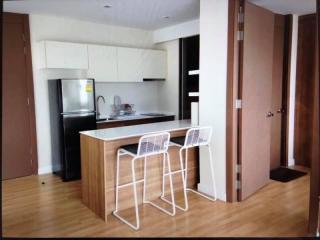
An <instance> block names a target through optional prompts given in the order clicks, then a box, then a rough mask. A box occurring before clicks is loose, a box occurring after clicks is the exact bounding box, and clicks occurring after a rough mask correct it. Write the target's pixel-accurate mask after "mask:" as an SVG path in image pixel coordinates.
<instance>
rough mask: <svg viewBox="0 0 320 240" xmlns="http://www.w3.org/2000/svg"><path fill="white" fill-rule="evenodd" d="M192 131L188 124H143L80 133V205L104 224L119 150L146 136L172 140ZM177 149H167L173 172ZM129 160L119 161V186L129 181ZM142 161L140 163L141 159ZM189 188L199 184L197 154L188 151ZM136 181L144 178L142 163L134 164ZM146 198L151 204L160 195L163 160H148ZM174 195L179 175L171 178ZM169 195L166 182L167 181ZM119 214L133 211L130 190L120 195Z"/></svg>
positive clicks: (111, 203)
mask: <svg viewBox="0 0 320 240" xmlns="http://www.w3.org/2000/svg"><path fill="white" fill-rule="evenodd" d="M191 127H192V125H191V122H190V121H188V120H182V121H169V122H160V123H150V124H142V125H136V126H127V127H118V128H109V129H100V130H93V131H85V132H81V133H80V138H81V187H82V201H83V203H84V204H85V205H86V206H87V207H88V208H89V209H91V210H92V211H93V212H95V213H96V214H97V215H98V216H99V217H101V218H102V219H104V220H105V221H107V216H108V215H109V214H110V213H112V211H113V210H114V208H115V177H116V174H115V173H116V159H117V150H118V148H119V147H121V146H124V145H128V144H134V143H138V142H139V138H140V137H141V136H143V135H146V134H153V133H157V132H162V131H167V132H170V134H171V137H179V136H185V134H186V131H187V130H188V129H190V128H191ZM178 150H179V148H178V147H170V148H169V154H170V158H171V165H172V171H175V170H178V168H179V167H180V164H179V152H178ZM131 159H132V157H130V156H123V157H121V161H120V184H124V183H128V182H131V181H132V176H131ZM141 160H142V159H141ZM188 168H189V170H188V187H195V185H196V184H197V182H198V152H197V149H193V150H189V151H188ZM136 177H137V179H141V178H142V177H143V161H137V164H136ZM147 177H148V184H147V189H148V190H147V192H148V194H147V198H148V199H150V200H154V199H157V198H159V196H160V194H161V184H162V156H153V157H149V158H148V176H147ZM173 182H174V190H175V192H177V191H181V190H182V179H181V175H180V174H176V175H175V176H174V177H173ZM166 185H167V187H166V189H167V191H169V181H168V180H167V181H166ZM142 186H143V185H142V183H138V184H137V192H138V201H139V203H141V202H142ZM119 200H120V204H119V207H120V210H124V209H128V208H131V207H133V191H132V187H128V188H124V189H121V190H120V192H119Z"/></svg>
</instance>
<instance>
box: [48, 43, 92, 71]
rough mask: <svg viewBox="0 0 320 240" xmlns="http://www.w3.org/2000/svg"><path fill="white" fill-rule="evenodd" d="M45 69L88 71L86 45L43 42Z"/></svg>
mask: <svg viewBox="0 0 320 240" xmlns="http://www.w3.org/2000/svg"><path fill="white" fill-rule="evenodd" d="M45 52H46V68H65V69H88V50H87V45H86V44H78V43H66V42H54V41H46V42H45Z"/></svg>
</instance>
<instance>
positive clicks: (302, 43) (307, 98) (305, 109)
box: [294, 14, 316, 167]
mask: <svg viewBox="0 0 320 240" xmlns="http://www.w3.org/2000/svg"><path fill="white" fill-rule="evenodd" d="M298 29H299V30H298V31H299V33H298V56H297V79H296V102H295V122H294V159H295V164H296V165H302V166H306V167H310V165H311V159H312V134H313V130H312V128H311V127H310V126H312V122H313V106H314V87H315V72H316V68H315V66H316V64H315V59H316V15H315V14H312V15H306V16H300V17H299V28H298Z"/></svg>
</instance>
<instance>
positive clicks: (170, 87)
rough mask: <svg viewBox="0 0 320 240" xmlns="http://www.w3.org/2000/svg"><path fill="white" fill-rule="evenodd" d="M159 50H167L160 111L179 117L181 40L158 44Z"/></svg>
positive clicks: (160, 95)
mask: <svg viewBox="0 0 320 240" xmlns="http://www.w3.org/2000/svg"><path fill="white" fill-rule="evenodd" d="M156 47H157V49H160V50H166V51H167V56H168V61H167V65H168V66H167V79H166V81H165V82H163V83H161V85H160V88H159V110H160V111H169V112H172V113H175V115H176V119H178V116H179V40H178V39H177V40H173V41H168V42H164V43H161V44H158V45H157V46H156Z"/></svg>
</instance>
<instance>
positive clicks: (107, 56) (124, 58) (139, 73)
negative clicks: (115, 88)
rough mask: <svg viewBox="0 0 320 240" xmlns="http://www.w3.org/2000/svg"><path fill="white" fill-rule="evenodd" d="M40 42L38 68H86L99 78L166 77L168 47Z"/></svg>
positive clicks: (124, 79)
mask: <svg viewBox="0 0 320 240" xmlns="http://www.w3.org/2000/svg"><path fill="white" fill-rule="evenodd" d="M38 46H39V49H40V50H39V52H38V51H37V52H36V53H37V54H38V56H39V57H36V60H37V62H36V64H37V66H38V68H57V69H60V68H62V69H84V70H88V72H87V73H88V74H87V76H88V77H89V78H94V79H95V80H96V81H97V82H142V81H143V80H144V79H146V80H148V79H161V80H162V79H166V77H167V53H166V51H161V50H151V49H138V48H126V47H114V46H104V45H95V44H80V43H69V42H57V41H41V42H39V44H38Z"/></svg>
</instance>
